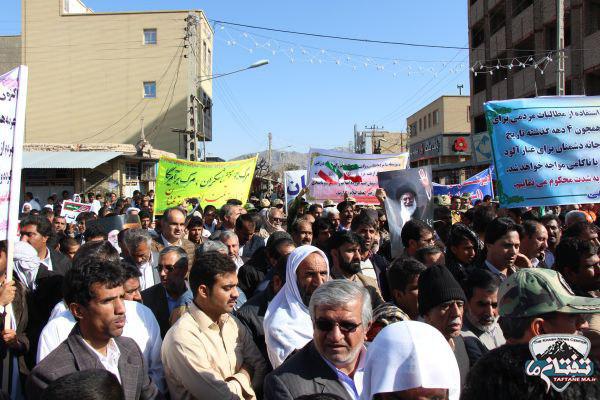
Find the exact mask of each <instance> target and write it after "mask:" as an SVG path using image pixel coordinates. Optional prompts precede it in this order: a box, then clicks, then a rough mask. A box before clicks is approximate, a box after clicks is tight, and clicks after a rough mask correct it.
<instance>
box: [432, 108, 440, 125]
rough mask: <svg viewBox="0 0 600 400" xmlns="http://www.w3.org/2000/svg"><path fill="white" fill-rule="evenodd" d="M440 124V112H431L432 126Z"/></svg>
mask: <svg viewBox="0 0 600 400" xmlns="http://www.w3.org/2000/svg"><path fill="white" fill-rule="evenodd" d="M439 123H440V110H434V111H433V125H434V126H435V125H438V124H439Z"/></svg>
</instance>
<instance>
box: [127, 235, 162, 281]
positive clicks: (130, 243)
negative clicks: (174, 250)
mask: <svg viewBox="0 0 600 400" xmlns="http://www.w3.org/2000/svg"><path fill="white" fill-rule="evenodd" d="M123 242H124V248H123V255H124V258H123V259H124V261H126V262H128V263H130V264H133V265H135V266H136V267H138V268H139V270H140V274H141V276H140V289H141V290H145V289H148V288H149V287H152V286H154V285H156V284H158V283H160V274H159V272H158V270H157V267H158V252H156V251H152V250H151V249H152V243H153V241H152V237H151V236H150V234H149V233H148V231H147V230H146V229H127V230H126V231H125V234H124V236H123Z"/></svg>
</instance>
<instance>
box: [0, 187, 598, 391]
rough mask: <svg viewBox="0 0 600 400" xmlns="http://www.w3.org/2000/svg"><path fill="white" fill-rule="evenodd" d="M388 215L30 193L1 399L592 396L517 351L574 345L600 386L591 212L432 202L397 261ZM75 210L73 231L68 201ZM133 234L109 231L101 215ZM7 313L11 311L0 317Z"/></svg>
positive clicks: (323, 207)
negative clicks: (548, 339)
mask: <svg viewBox="0 0 600 400" xmlns="http://www.w3.org/2000/svg"><path fill="white" fill-rule="evenodd" d="M377 195H378V198H379V201H380V202H381V205H382V207H377V208H376V207H372V206H359V205H357V204H355V201H354V200H353V199H352V198H351V197H348V196H346V198H345V200H344V201H342V202H340V203H338V204H335V203H334V202H332V201H329V200H328V201H326V202H324V204H307V203H306V202H305V201H303V199H302V197H301V196H300V197H298V198H297V199H296V200H294V201H293V203H291V204H290V205H289V207H287V210H286V207H284V203H283V202H282V201H281V200H275V201H274V202H273V203H272V204H271V203H270V202H269V201H268V200H266V199H262V200H259V199H258V198H256V197H254V196H253V197H251V198H250V201H249V202H247V203H245V204H244V203H242V202H241V201H239V200H236V199H231V200H229V201H227V204H225V205H224V206H222V207H221V208H220V209H217V208H215V207H214V206H210V205H209V206H206V207H205V208H204V209H202V208H201V207H199V206H198V205H197V200H195V199H191V200H190V201H189V203H188V202H186V203H185V204H182V206H181V207H174V208H171V209H168V210H166V211H165V212H164V214H163V215H161V216H160V217H157V216H155V215H154V213H153V203H154V198H153V193H152V192H149V193H147V194H145V195H142V194H141V193H139V192H136V193H134V195H133V196H132V197H131V198H118V196H116V195H115V194H114V193H111V194H108V195H106V196H102V195H99V194H96V193H88V194H87V195H76V196H70V194H69V193H67V192H64V193H62V199H59V198H58V196H56V195H53V196H51V197H50V198H48V199H47V204H46V205H44V206H43V207H42V206H41V202H40V201H39V200H37V199H34V198H33V195H31V193H28V194H27V195H26V196H25V200H26V202H25V204H24V205H23V208H22V210H21V211H22V215H21V219H20V225H19V227H20V241H19V242H16V243H15V246H14V257H13V261H14V274H13V280H12V281H8V280H7V279H6V268H7V245H6V242H0V275H1V277H0V280H1V282H2V286H1V287H0V306H1V307H2V310H1V311H2V314H1V315H2V319H1V321H0V322H1V323H2V326H3V327H5V320H6V318H7V317H9V319H10V321H9V323H8V324H7V326H8V327H7V328H6V329H3V330H2V340H1V354H2V357H3V360H4V362H3V364H2V372H3V374H2V375H3V381H2V383H3V386H2V392H3V393H2V395H3V396H6V398H15V399H21V398H25V399H31V400H35V399H45V400H50V399H61V400H68V399H74V398H77V399H127V400H133V399H162V398H170V399H172V400H176V399H266V400H267V399H268V400H279V399H321V400H323V399H347V400H358V399H363V400H370V399H459V398H461V399H465V400H471V399H473V400H475V399H507V398H512V399H524V398H528V399H542V398H544V399H545V398H556V399H558V398H561V399H598V398H600V382H599V381H598V380H597V379H596V380H595V381H594V380H593V379H592V380H591V382H573V383H571V384H570V385H569V386H568V387H567V389H566V390H564V391H563V392H558V391H554V390H552V389H550V390H549V389H548V387H547V386H546V383H545V382H544V381H543V380H542V379H540V377H536V376H529V375H527V373H526V370H525V364H526V362H527V361H528V360H531V359H532V354H531V352H530V350H529V346H528V344H529V341H530V340H531V339H532V338H534V337H535V336H538V335H541V334H571V335H585V336H587V337H588V338H589V340H590V341H591V343H592V347H591V351H590V353H589V355H588V357H589V358H590V359H591V360H592V363H593V364H595V366H596V368H595V369H594V373H593V377H594V378H597V377H599V376H600V372H598V367H599V366H600V364H599V363H598V362H599V360H600V258H599V254H600V242H599V240H598V224H599V223H600V218H597V213H598V212H600V207H598V205H597V204H596V205H590V204H587V205H569V206H562V207H560V206H554V207H545V208H543V207H542V208H532V209H503V208H500V207H499V206H498V204H497V203H496V202H494V201H492V199H491V198H489V197H487V198H485V199H483V201H478V202H477V204H471V199H470V198H469V197H468V196H467V197H452V198H450V197H447V196H441V197H439V198H437V199H436V206H435V211H434V222H433V226H430V225H428V224H427V223H425V222H424V221H421V220H416V219H411V220H409V221H407V222H406V223H405V224H404V226H403V228H402V232H401V241H402V247H403V253H402V255H401V256H400V257H397V258H394V259H392V257H391V247H392V245H391V243H390V234H389V229H388V225H387V220H386V214H385V208H384V207H383V205H384V204H385V201H386V194H385V192H383V191H382V190H378V192H377ZM68 199H73V200H76V201H80V202H89V203H90V204H91V205H92V207H91V211H89V212H82V213H80V214H79V215H78V216H77V218H76V222H75V223H70V224H69V223H67V221H66V220H65V217H61V216H60V214H61V212H60V205H61V203H62V200H68ZM119 215H124V216H127V217H128V221H131V220H132V219H133V220H135V221H137V223H136V224H133V225H131V224H130V225H127V226H126V227H125V228H123V229H121V230H119V231H115V232H107V231H106V229H104V228H103V226H104V225H103V224H100V223H98V222H99V221H102V220H103V219H108V218H111V217H115V216H119ZM9 304H10V305H11V306H10V307H8V305H9Z"/></svg>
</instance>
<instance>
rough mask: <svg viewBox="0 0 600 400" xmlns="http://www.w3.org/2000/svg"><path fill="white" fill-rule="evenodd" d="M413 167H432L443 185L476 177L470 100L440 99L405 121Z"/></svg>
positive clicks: (458, 98) (462, 97)
mask: <svg viewBox="0 0 600 400" xmlns="http://www.w3.org/2000/svg"><path fill="white" fill-rule="evenodd" d="M406 125H407V126H408V135H409V152H410V165H411V167H418V166H423V165H431V169H432V173H433V179H434V180H435V181H436V182H438V183H442V184H453V183H459V182H462V181H463V180H464V179H465V178H466V177H468V176H470V174H471V173H473V171H474V168H473V166H472V165H471V164H472V163H471V161H472V140H471V135H470V132H471V124H470V103H469V96H441V97H439V98H437V99H436V100H434V101H433V102H431V103H430V104H428V105H426V106H425V107H423V108H422V109H420V110H419V111H417V112H415V113H414V114H412V115H411V116H409V117H408V118H407V119H406Z"/></svg>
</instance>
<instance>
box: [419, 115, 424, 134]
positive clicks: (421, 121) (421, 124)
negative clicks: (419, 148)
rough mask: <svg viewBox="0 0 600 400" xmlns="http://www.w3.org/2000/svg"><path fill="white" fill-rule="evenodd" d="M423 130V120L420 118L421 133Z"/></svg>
mask: <svg viewBox="0 0 600 400" xmlns="http://www.w3.org/2000/svg"><path fill="white" fill-rule="evenodd" d="M422 130H423V120H422V119H421V118H419V132H421V131H422Z"/></svg>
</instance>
